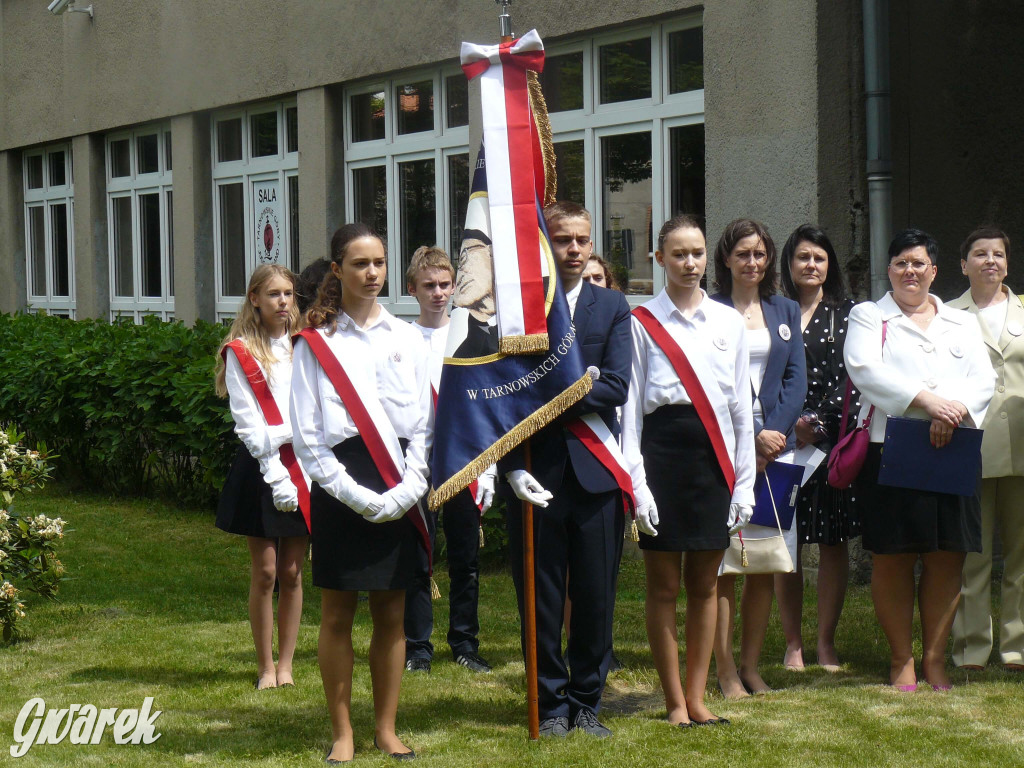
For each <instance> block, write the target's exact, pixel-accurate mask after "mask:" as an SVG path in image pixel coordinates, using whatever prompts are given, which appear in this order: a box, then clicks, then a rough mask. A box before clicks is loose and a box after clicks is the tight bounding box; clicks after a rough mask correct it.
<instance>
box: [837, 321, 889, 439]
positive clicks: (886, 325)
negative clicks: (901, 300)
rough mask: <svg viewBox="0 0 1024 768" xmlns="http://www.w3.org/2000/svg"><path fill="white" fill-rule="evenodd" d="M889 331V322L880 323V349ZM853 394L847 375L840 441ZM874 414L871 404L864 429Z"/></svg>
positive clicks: (851, 384) (873, 407) (844, 433)
mask: <svg viewBox="0 0 1024 768" xmlns="http://www.w3.org/2000/svg"><path fill="white" fill-rule="evenodd" d="M888 330H889V321H888V320H883V321H882V347H883V349H884V348H885V336H886V333H887V332H888ZM852 394H853V380H852V379H851V378H850V376H849V374H847V376H846V394H845V395H844V396H843V420H842V422H841V423H840V424H839V439H840V440H842V439H843V437H844V436H845V435H846V425H847V423H848V422H847V419H848V418H849V415H850V396H851V395H852ZM874 414H875V406H874V404H872V406H871V408H870V409H869V410H868V415H867V416H866V417H865V418H864V424H863V425H862V426H863V427H864V428H865V429H867V428H868V427H870V426H871V417H872V416H874Z"/></svg>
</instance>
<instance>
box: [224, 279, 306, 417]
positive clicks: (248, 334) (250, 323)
mask: <svg viewBox="0 0 1024 768" xmlns="http://www.w3.org/2000/svg"><path fill="white" fill-rule="evenodd" d="M275 277H283V278H284V279H285V280H287V281H288V282H290V283H291V284H292V288H293V289H294V288H295V275H294V274H293V273H292V271H291V270H290V269H288V268H287V267H282V266H281V265H280V264H262V265H260V266H258V267H256V271H255V272H253V273H252V277H250V278H249V287H248V288H247V289H246V291H245V298H244V299H242V305H241V306H240V307H239V308H238V314H237V315H235V319H234V321H232V323H231V330H230V331H228V335H227V336H225V337H224V341H223V342H222V343H221V345H220V348H219V349H218V350H217V368H216V372H215V374H214V386H215V388H216V390H217V394H218V395H219V396H220V397H227V396H228V388H227V383H226V382H225V380H224V374H225V365H224V347H225V346H227V344H228V343H229V342H231V341H234V340H235V339H241V340H242V342H243V343H244V344H245V346H246V349H248V350H249V354H251V355H252V356H253V357H255V358H256V360H257V362H259V364H260V365H262V366H263V370H264V371H266V372H267V378H268V380H269V379H270V376H271V366H272V365H273V364H274V363H276V362H277V361H278V360H277V358H276V357H275V356H274V353H273V351H271V348H270V336H269V335H268V334H267V329H266V326H264V325H263V322H262V321H261V319H260V311H259V310H258V309H257V308H256V307H254V306H253V304H252V301H251V298H252V296H253V294H256V293H259V292H260V291H261V290H262V289H263V286H264V285H266V284H267V283H268V282H270V280H271V279H273V278H275ZM301 329H302V324H301V322H300V318H299V307H298V304H296V303H295V302H292V308H291V310H289V312H288V335H289V337H290V336H292V335H294V334H296V333H298V332H299V331H300V330H301Z"/></svg>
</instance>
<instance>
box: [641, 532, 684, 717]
mask: <svg viewBox="0 0 1024 768" xmlns="http://www.w3.org/2000/svg"><path fill="white" fill-rule="evenodd" d="M681 565H682V555H681V554H680V553H679V552H655V551H653V550H644V569H645V570H646V573H647V597H646V600H645V605H644V608H645V614H646V618H647V642H648V643H650V645H651V655H652V656H653V657H654V668H655V669H657V670H658V679H659V680H660V681H661V690H662V691H663V692H664V693H665V709H666V710H667V711H668V721H669V722H670V723H672V724H676V723H688V722H689V721H690V717H689V715H688V714H687V713H686V699H685V697H684V696H683V686H682V683H681V682H680V680H679V641H678V635H679V630H678V628H677V627H676V600H677V599H678V598H679V580H680V579H679V571H680V566H681Z"/></svg>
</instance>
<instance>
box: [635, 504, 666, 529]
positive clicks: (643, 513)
mask: <svg viewBox="0 0 1024 768" xmlns="http://www.w3.org/2000/svg"><path fill="white" fill-rule="evenodd" d="M659 522H661V521H660V519H659V518H658V505H657V504H655V503H654V499H651V500H650V501H647V502H644V503H643V504H640V505H639V506H638V507H637V508H636V527H637V529H638V530H640V531H641V532H643V533H646V534H647V535H648V536H657V535H658V532H657V531H656V530H655V528H657V526H658V523H659Z"/></svg>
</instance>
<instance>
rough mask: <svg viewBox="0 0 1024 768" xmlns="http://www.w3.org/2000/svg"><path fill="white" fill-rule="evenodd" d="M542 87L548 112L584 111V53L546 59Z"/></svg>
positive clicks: (541, 81) (542, 73) (541, 79)
mask: <svg viewBox="0 0 1024 768" xmlns="http://www.w3.org/2000/svg"><path fill="white" fill-rule="evenodd" d="M540 86H541V90H542V91H543V92H544V101H545V102H547V105H548V112H565V111H567V110H570V109H583V51H577V52H576V53H567V54H565V55H564V56H552V57H551V58H549V59H546V60H545V61H544V71H543V72H541V74H540Z"/></svg>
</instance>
